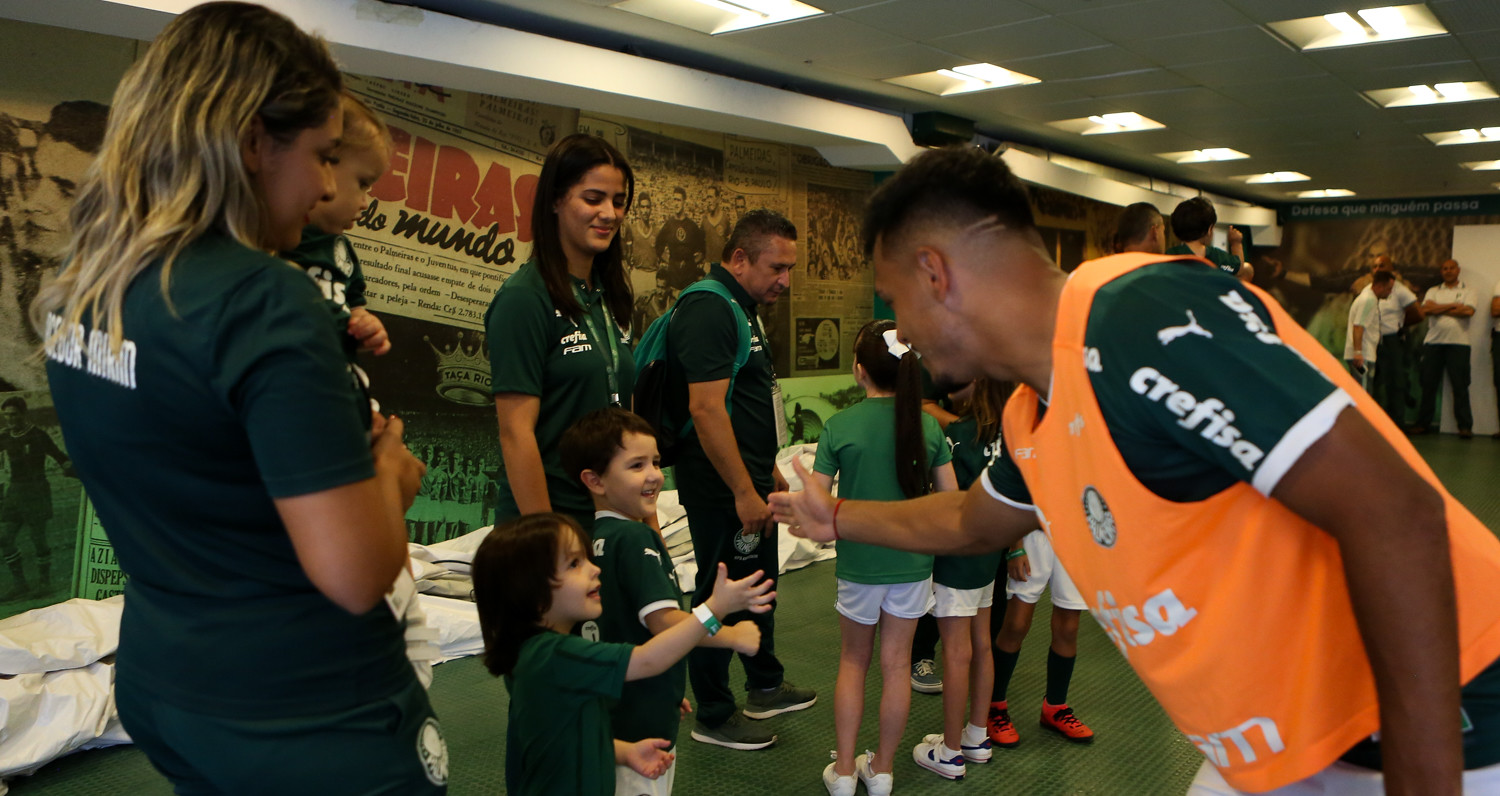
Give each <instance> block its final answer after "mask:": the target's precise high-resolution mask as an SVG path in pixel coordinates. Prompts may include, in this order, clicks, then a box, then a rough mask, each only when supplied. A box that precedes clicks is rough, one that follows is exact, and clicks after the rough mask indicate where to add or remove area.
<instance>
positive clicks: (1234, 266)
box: [1166, 243, 1242, 276]
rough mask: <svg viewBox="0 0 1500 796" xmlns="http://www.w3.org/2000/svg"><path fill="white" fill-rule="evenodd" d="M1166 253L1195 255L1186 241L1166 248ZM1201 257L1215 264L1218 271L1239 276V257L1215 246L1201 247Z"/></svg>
mask: <svg viewBox="0 0 1500 796" xmlns="http://www.w3.org/2000/svg"><path fill="white" fill-rule="evenodd" d="M1166 253H1167V254H1186V255H1188V256H1189V257H1192V256H1195V255H1194V254H1193V250H1192V249H1190V248H1188V245H1187V244H1186V243H1179V244H1177V245H1176V246H1173V247H1172V248H1170V249H1167V252H1166ZM1203 259H1205V260H1207V261H1209V262H1211V263H1213V264H1214V265H1217V266H1218V267H1219V270H1220V271H1223V272H1225V273H1227V274H1230V275H1233V276H1239V273H1240V266H1241V265H1242V263H1241V262H1240V259H1239V258H1238V257H1235V256H1234V255H1232V254H1230V253H1229V252H1227V251H1224V250H1223V249H1221V248H1219V247H1217V246H1208V247H1205V248H1204V249H1203Z"/></svg>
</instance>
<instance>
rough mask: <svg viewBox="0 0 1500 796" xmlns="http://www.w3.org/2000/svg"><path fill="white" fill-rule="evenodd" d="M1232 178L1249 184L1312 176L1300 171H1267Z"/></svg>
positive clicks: (1288, 180) (1301, 178) (1297, 179)
mask: <svg viewBox="0 0 1500 796" xmlns="http://www.w3.org/2000/svg"><path fill="white" fill-rule="evenodd" d="M1234 179H1236V180H1244V181H1245V182H1246V183H1248V184H1250V185H1262V184H1265V183H1272V182H1302V181H1303V180H1310V179H1312V178H1311V177H1309V176H1307V175H1306V174H1303V173H1302V172H1300V171H1268V172H1265V173H1264V174H1242V175H1240V176H1238V177H1235V178H1234Z"/></svg>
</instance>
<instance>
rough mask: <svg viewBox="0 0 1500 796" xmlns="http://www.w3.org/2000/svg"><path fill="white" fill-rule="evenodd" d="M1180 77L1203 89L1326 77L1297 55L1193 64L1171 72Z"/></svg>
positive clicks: (1322, 71) (1315, 66) (1314, 65)
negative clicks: (1204, 87)
mask: <svg viewBox="0 0 1500 796" xmlns="http://www.w3.org/2000/svg"><path fill="white" fill-rule="evenodd" d="M1172 71H1174V72H1177V73H1179V74H1181V75H1183V76H1184V77H1187V78H1188V79H1190V80H1192V81H1193V82H1195V83H1198V84H1199V85H1204V86H1214V87H1216V88H1217V87H1219V86H1234V85H1240V84H1244V83H1264V82H1266V81H1268V80H1289V79H1293V78H1304V77H1319V76H1322V75H1326V74H1328V73H1327V72H1326V71H1324V69H1323V67H1321V66H1318V65H1317V64H1315V63H1313V62H1312V61H1309V60H1307V59H1306V58H1305V57H1303V56H1301V55H1283V56H1278V57H1276V58H1241V59H1238V60H1234V61H1218V62H1215V63H1211V64H1194V65H1192V66H1182V67H1177V68H1175V69H1173V70H1172Z"/></svg>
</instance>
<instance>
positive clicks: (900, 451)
mask: <svg viewBox="0 0 1500 796" xmlns="http://www.w3.org/2000/svg"><path fill="white" fill-rule="evenodd" d="M895 328H896V322H895V321H889V320H876V321H871V322H869V323H867V324H865V326H864V328H863V329H860V330H859V334H858V335H857V336H856V337H855V338H854V361H855V362H857V363H859V366H860V367H862V368H864V369H865V374H866V375H867V376H869V378H870V382H871V383H872V384H873V385H875V387H876V388H878V389H880V390H883V391H886V392H894V393H895V394H896V483H898V484H900V485H901V492H902V494H904V495H906V496H907V497H908V498H914V497H921V496H922V495H925V494H927V493H928V492H931V491H932V479H931V477H930V473H929V472H928V469H927V435H926V434H924V433H923V431H922V366H921V364H920V363H919V362H918V361H917V354H916V352H914V351H907V352H906V353H904V354H902V355H901V358H900V359H897V358H896V357H895V356H893V355H892V354H891V350H890V346H889V345H888V344H887V343H886V341H885V333H886V332H887V331H890V330H893V329H895Z"/></svg>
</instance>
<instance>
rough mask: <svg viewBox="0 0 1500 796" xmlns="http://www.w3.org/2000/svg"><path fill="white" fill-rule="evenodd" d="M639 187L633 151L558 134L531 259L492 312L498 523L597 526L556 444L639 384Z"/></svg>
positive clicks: (538, 206) (536, 214)
mask: <svg viewBox="0 0 1500 796" xmlns="http://www.w3.org/2000/svg"><path fill="white" fill-rule="evenodd" d="M634 192H635V177H634V175H633V174H632V173H631V170H630V165H629V164H628V163H626V162H625V158H624V157H623V156H622V155H621V154H620V153H619V152H618V151H617V150H616V149H615V148H614V147H612V146H610V145H609V144H608V143H606V142H605V141H603V140H602V139H599V138H595V137H593V136H590V135H585V134H582V133H579V134H576V135H570V136H568V137H567V138H564V139H562V140H561V141H558V142H557V144H556V145H555V146H553V147H552V150H551V151H550V152H548V153H547V160H546V162H545V163H543V164H542V174H541V177H540V179H539V180H538V181H537V188H536V198H535V200H534V202H533V204H532V212H531V235H532V241H533V246H534V248H533V249H532V255H531V259H530V260H527V261H526V263H525V264H523V265H522V266H521V268H520V270H518V271H516V273H515V274H514V275H513V276H511V277H510V279H508V280H506V282H505V284H504V285H502V286H501V288H500V290H499V291H497V292H496V293H495V299H494V301H493V302H491V304H490V309H489V312H488V313H487V314H486V315H485V327H486V328H487V329H488V332H489V334H488V342H489V349H490V378H491V390H492V391H493V392H494V395H495V414H496V416H497V417H498V419H499V424H500V456H501V467H500V479H499V483H498V484H497V486H498V487H499V489H498V493H499V494H498V497H497V499H496V506H495V521H496V522H503V521H505V520H508V519H511V518H513V517H517V516H520V515H522V514H534V513H537V512H542V511H558V512H562V513H564V514H568V515H569V516H572V517H573V518H574V519H576V520H578V522H579V524H580V525H582V526H583V527H584V528H589V527H591V526H592V525H593V522H594V504H593V500H592V499H590V497H589V494H588V492H587V491H585V490H584V488H583V484H581V483H579V482H578V481H577V480H576V479H573V478H568V477H567V475H566V474H565V473H564V472H563V467H562V460H561V458H560V457H559V455H558V451H557V443H558V440H559V439H561V438H562V433H563V431H564V430H566V429H567V428H568V426H570V425H572V423H573V421H575V420H577V419H578V418H580V417H582V416H584V415H586V414H588V413H589V412H592V411H593V410H595V409H602V408H604V407H607V406H622V405H628V404H629V401H630V395H631V392H632V391H633V390H634V388H635V360H634V359H633V358H632V357H631V352H630V333H629V329H630V311H631V290H630V285H629V283H628V281H627V280H626V278H625V266H624V262H623V260H624V257H623V255H622V245H621V242H620V234H619V233H620V226H621V222H622V221H623V220H624V218H625V212H626V211H627V210H628V209H629V208H630V202H631V198H632V196H633V194H634Z"/></svg>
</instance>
